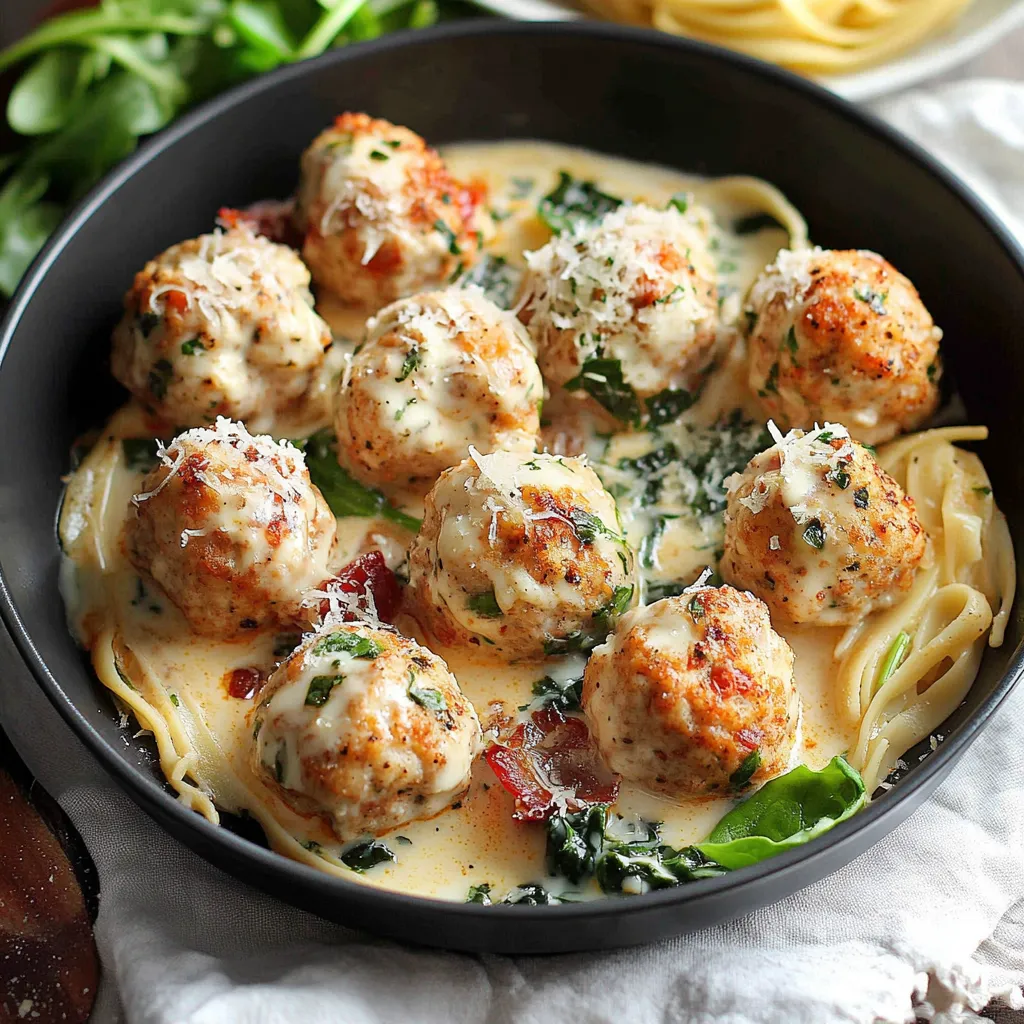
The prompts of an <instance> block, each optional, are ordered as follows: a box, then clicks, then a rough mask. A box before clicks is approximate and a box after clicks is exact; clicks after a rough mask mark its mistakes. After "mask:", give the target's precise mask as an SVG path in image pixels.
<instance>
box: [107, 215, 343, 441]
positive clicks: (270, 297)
mask: <svg viewBox="0 0 1024 1024" xmlns="http://www.w3.org/2000/svg"><path fill="white" fill-rule="evenodd" d="M330 343H331V332H330V329H329V328H328V326H327V324H325V323H324V321H323V320H321V319H320V317H319V316H317V314H316V313H315V312H314V310H313V296H312V295H311V294H310V291H309V271H308V270H307V269H306V268H305V267H304V266H303V264H302V261H301V260H300V259H299V257H298V256H297V255H296V254H295V252H294V251H292V250H291V249H289V248H287V246H284V245H276V244H275V243H273V242H270V241H268V240H267V239H265V238H262V237H261V236H258V235H254V234H252V233H251V232H250V231H249V230H248V229H247V228H244V227H240V228H232V229H231V230H230V231H224V232H221V231H217V232H214V233H213V234H212V235H202V236H200V237H199V238H193V239H190V240H189V241H187V242H181V243H180V244H179V245H173V246H171V248H170V249H168V250H167V251H166V252H164V253H161V254H160V255H159V256H157V258H156V259H154V260H150V261H149V263H147V264H146V266H145V267H144V268H143V269H142V270H141V271H139V273H138V274H136V275H135V282H134V284H133V285H132V287H131V290H130V291H129V292H128V293H127V295H125V297H124V316H123V317H122V318H121V322H120V323H119V324H118V325H117V328H116V329H115V331H114V349H113V356H112V359H111V368H112V370H113V373H114V376H115V377H116V378H117V379H118V380H119V381H120V382H121V383H122V384H123V385H124V386H125V387H126V388H127V389H128V390H129V391H130V392H131V393H132V394H133V395H135V397H136V398H138V399H139V401H140V402H142V403H143V404H144V405H146V406H148V407H149V408H150V409H152V410H153V411H154V412H155V413H156V414H157V415H158V416H159V417H160V418H161V419H162V420H163V421H164V422H166V423H168V424H172V425H174V426H177V427H186V426H191V427H198V426H203V425H206V424H210V423H213V421H214V420H216V419H217V417H218V416H227V417H230V418H232V419H239V420H245V421H247V422H248V423H249V424H250V426H252V428H253V429H254V430H264V429H266V430H269V429H270V428H271V426H272V424H273V421H274V415H275V413H277V412H279V411H281V410H283V409H284V408H285V407H286V406H288V405H291V404H292V403H294V402H295V401H296V400H297V399H299V398H300V397H301V396H302V395H303V394H304V393H305V391H306V389H307V388H308V387H309V386H310V384H311V382H312V380H313V378H314V376H315V374H316V371H317V370H318V369H319V367H320V364H321V363H322V361H323V355H324V349H325V348H326V347H327V346H328V345H329V344H330Z"/></svg>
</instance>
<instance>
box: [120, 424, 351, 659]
mask: <svg viewBox="0 0 1024 1024" xmlns="http://www.w3.org/2000/svg"><path fill="white" fill-rule="evenodd" d="M132 503H133V508H132V515H131V516H130V517H129V519H128V522H127V524H126V528H125V530H126V532H125V548H126V550H127V554H128V557H129V559H130V560H131V563H132V565H134V566H135V568H136V569H138V570H139V572H140V573H143V574H144V575H145V576H147V577H149V578H150V579H152V580H154V581H155V582H156V583H157V584H159V586H160V587H161V588H162V589H163V591H164V592H165V593H166V594H167V596H168V598H170V600H171V601H172V602H173V603H174V604H175V605H177V606H178V608H180V609H181V612H182V614H183V615H184V616H185V618H186V619H187V620H188V624H189V626H190V627H191V628H192V630H193V631H194V632H195V633H198V634H200V635H203V636H211V637H218V638H221V639H233V638H236V637H239V636H244V635H246V634H248V633H251V632H253V631H255V630H261V629H277V628H287V627H291V626H295V625H300V624H301V623H302V622H303V621H304V618H305V616H304V613H303V610H302V598H303V594H304V592H305V591H306V590H308V589H310V588H312V587H315V586H317V585H318V584H320V583H322V582H323V580H324V579H325V578H326V577H328V576H329V575H330V573H329V571H328V562H329V559H330V556H331V553H332V548H333V545H334V537H335V530H336V526H337V524H336V521H335V518H334V516H333V515H332V514H331V510H330V509H329V508H328V507H327V503H326V502H325V501H324V499H323V497H322V495H321V494H320V491H319V490H317V488H316V487H315V486H314V485H313V484H312V483H311V482H310V479H309V472H308V471H307V470H306V465H305V461H304V459H303V456H302V452H300V451H299V450H298V449H296V448H292V447H291V446H290V445H285V444H278V443H277V442H275V441H274V440H273V439H272V438H269V437H260V436H256V437H254V436H252V435H251V434H249V432H248V431H247V430H246V429H245V428H244V427H243V426H242V425H241V424H233V423H229V422H228V421H227V420H224V419H221V420H219V421H218V422H217V425H216V427H215V428H214V429H206V428H197V429H193V430H189V431H186V432H185V433H184V434H180V435H179V436H178V437H176V438H175V439H174V441H172V442H171V444H170V446H169V447H168V448H167V449H166V450H165V451H163V452H162V462H161V464H160V465H158V466H157V467H156V468H155V469H153V470H152V471H151V472H150V473H149V474H148V475H147V476H146V478H145V479H144V480H143V482H142V491H141V492H140V493H138V494H136V495H135V497H134V498H133V499H132Z"/></svg>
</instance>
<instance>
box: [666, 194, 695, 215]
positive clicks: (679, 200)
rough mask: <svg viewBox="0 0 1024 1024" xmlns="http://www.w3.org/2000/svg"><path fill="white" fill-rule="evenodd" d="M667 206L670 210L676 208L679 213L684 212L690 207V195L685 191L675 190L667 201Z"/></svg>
mask: <svg viewBox="0 0 1024 1024" xmlns="http://www.w3.org/2000/svg"><path fill="white" fill-rule="evenodd" d="M668 208H669V209H670V210H678V211H679V212H680V213H686V211H687V210H688V209H689V208H690V196H689V193H687V192H677V193H676V194H675V195H674V196H673V197H672V198H671V199H670V200H669V201H668Z"/></svg>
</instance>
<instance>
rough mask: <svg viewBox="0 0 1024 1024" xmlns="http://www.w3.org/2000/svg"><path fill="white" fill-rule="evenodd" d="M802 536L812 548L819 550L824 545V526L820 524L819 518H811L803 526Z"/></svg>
mask: <svg viewBox="0 0 1024 1024" xmlns="http://www.w3.org/2000/svg"><path fill="white" fill-rule="evenodd" d="M803 538H804V541H805V542H806V543H808V544H810V545H811V547H812V548H817V549H818V550H819V551H820V550H821V549H822V548H823V547H824V546H825V528H824V527H823V526H822V525H821V520H820V519H812V520H811V521H810V522H809V523H808V524H807V525H806V526H805V527H804V532H803Z"/></svg>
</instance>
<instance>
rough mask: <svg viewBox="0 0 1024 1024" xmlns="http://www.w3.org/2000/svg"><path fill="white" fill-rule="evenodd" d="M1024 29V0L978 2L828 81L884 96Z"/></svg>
mask: <svg viewBox="0 0 1024 1024" xmlns="http://www.w3.org/2000/svg"><path fill="white" fill-rule="evenodd" d="M475 2H476V3H478V4H479V5H480V6H481V7H486V8H487V9H488V10H491V11H494V12H495V13H496V14H504V15H505V16H506V17H508V18H517V19H519V20H520V21H569V20H571V19H574V18H580V17H583V15H582V14H581V13H580V12H579V11H578V10H573V9H572V8H569V7H565V6H563V5H562V4H559V3H555V2H553V0H475ZM1018 25H1024V0H974V3H973V4H972V5H971V6H970V7H969V8H968V9H967V10H966V11H965V12H964V14H963V16H962V17H961V18H960V19H959V20H958V21H957V22H956V23H955V24H954V25H952V26H951V27H950V28H949V29H947V30H946V31H945V32H942V33H940V34H939V35H937V36H933V37H932V38H930V39H929V40H927V42H925V43H922V44H921V46H919V47H918V48H917V49H916V50H912V51H911V52H910V53H908V54H906V55H905V56H903V57H899V58H897V59H895V60H892V61H890V62H889V63H887V64H881V65H879V66H878V67H874V68H868V69H866V70H865V71H858V72H857V73H856V74H852V75H840V76H837V77H832V78H825V79H822V82H823V84H824V85H827V86H828V87H829V88H830V89H832V90H834V91H835V92H837V93H839V95H840V96H844V97H845V98H846V99H848V100H867V99H871V98H872V97H874V96H882V95H884V94H885V93H889V92H895V91H896V90H897V89H905V88H906V87H907V86H909V85H913V84H914V83H915V82H919V81H921V80H922V79H925V78H931V77H932V76H934V75H938V74H941V73H942V72H943V71H948V70H949V69H950V68H953V67H956V66H957V65H958V64H962V63H964V61H968V60H970V59H971V58H972V57H975V56H977V55H978V54H979V53H981V52H982V51H983V50H985V49H987V48H988V47H989V46H991V45H992V44H993V43H995V42H997V41H998V40H999V39H1001V38H1002V37H1003V36H1005V35H1006V34H1007V33H1008V32H1011V31H1012V30H1013V29H1015V28H1016V27H1017V26H1018Z"/></svg>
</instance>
